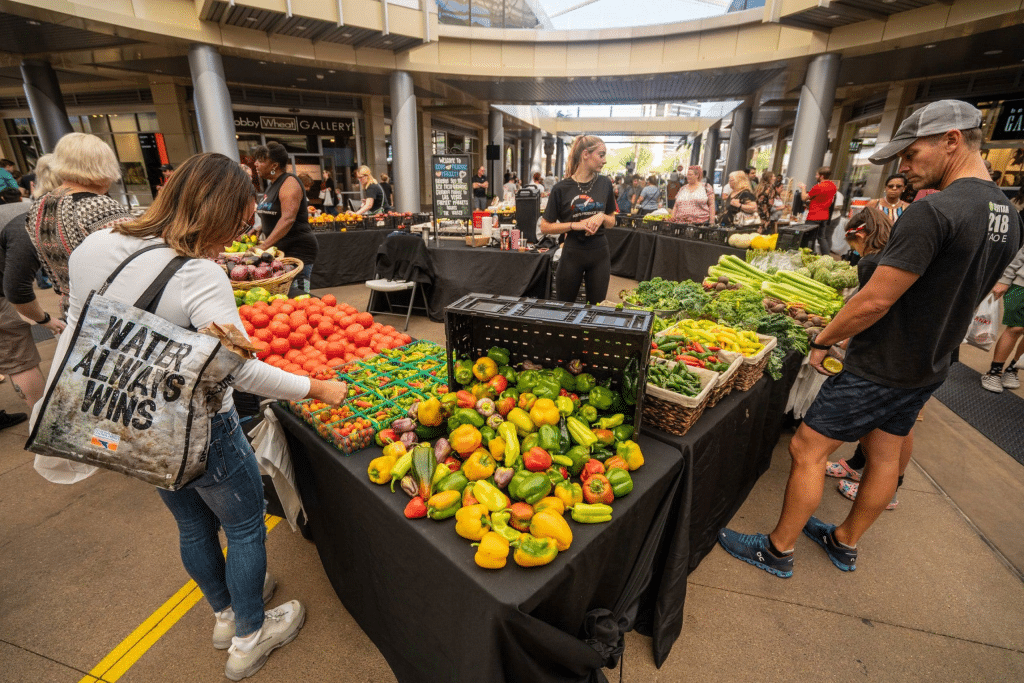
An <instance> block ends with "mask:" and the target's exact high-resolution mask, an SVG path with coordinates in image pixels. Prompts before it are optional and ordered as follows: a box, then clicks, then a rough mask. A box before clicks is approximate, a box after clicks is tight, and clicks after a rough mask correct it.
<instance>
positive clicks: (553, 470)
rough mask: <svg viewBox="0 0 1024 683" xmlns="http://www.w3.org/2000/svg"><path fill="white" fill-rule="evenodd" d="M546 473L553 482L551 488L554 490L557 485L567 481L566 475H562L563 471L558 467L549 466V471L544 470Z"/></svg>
mask: <svg viewBox="0 0 1024 683" xmlns="http://www.w3.org/2000/svg"><path fill="white" fill-rule="evenodd" d="M544 474H545V475H546V476H547V478H548V481H550V482H551V490H552V491H554V490H555V487H556V486H558V485H559V484H561V483H562V482H563V481H565V477H563V476H562V473H561V472H559V471H558V468H557V467H550V468H548V470H547V472H544ZM545 495H546V494H545Z"/></svg>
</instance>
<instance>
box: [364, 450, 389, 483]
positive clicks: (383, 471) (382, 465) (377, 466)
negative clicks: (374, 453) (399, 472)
mask: <svg viewBox="0 0 1024 683" xmlns="http://www.w3.org/2000/svg"><path fill="white" fill-rule="evenodd" d="M394 466H395V456H393V455H382V456H380V457H379V458H374V459H373V460H371V461H370V465H369V466H368V467H367V468H366V473H367V474H368V475H370V481H372V482H373V483H374V484H386V483H388V482H389V481H391V468H392V467H394Z"/></svg>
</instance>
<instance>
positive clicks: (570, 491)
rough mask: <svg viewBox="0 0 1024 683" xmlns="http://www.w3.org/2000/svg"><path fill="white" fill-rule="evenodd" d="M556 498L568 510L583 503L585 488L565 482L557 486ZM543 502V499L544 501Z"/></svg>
mask: <svg viewBox="0 0 1024 683" xmlns="http://www.w3.org/2000/svg"><path fill="white" fill-rule="evenodd" d="M555 497H556V498H558V500H560V501H562V504H563V505H564V506H565V507H566V508H567V509H568V508H571V507H573V506H574V505H576V504H578V503H582V502H583V487H582V486H580V485H579V484H576V483H574V482H571V481H568V480H565V481H563V482H561V483H560V484H558V485H557V486H555ZM542 500H543V499H542Z"/></svg>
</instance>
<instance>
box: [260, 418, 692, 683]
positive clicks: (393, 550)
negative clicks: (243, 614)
mask: <svg viewBox="0 0 1024 683" xmlns="http://www.w3.org/2000/svg"><path fill="white" fill-rule="evenodd" d="M274 411H275V413H276V415H277V417H278V419H280V421H281V423H282V425H283V426H284V428H285V431H286V433H287V435H288V445H289V448H290V449H291V454H292V460H293V463H294V467H295V475H296V480H297V484H298V487H299V491H300V494H301V495H302V500H303V505H304V507H305V511H306V514H307V515H308V517H309V529H310V532H311V535H312V538H313V540H314V541H315V542H316V544H317V550H318V552H319V554H320V559H321V561H322V563H323V566H324V569H325V571H326V573H327V576H328V578H329V579H330V581H331V584H332V585H333V587H334V590H335V592H337V594H338V597H339V598H341V601H342V603H343V604H344V605H345V608H346V609H347V610H348V611H349V613H350V614H351V615H352V616H353V617H354V618H355V620H356V621H357V622H358V623H359V625H360V627H362V629H363V630H364V631H365V632H366V634H367V635H368V636H369V637H370V639H371V640H372V641H373V642H374V644H375V645H376V646H377V647H378V648H379V649H380V651H381V653H382V654H383V655H384V657H385V659H387V661H388V664H389V665H390V666H391V669H392V671H393V672H394V673H395V676H396V677H397V678H398V680H399V681H402V682H406V681H429V682H431V683H433V682H435V681H454V682H461V681H474V682H485V681H530V682H531V683H533V682H537V681H588V680H589V681H604V680H605V677H604V674H603V673H602V671H601V667H602V666H604V665H605V661H604V658H603V656H602V655H600V654H598V650H597V649H596V648H595V647H594V646H592V645H590V644H588V643H587V642H585V640H583V639H581V638H584V637H586V636H585V632H584V629H585V624H586V623H588V622H590V623H593V622H594V621H595V620H599V621H598V623H599V624H600V626H605V627H607V626H609V625H611V624H614V622H615V621H616V618H618V617H621V619H622V622H621V625H620V626H619V627H617V628H621V629H622V630H629V629H630V628H632V624H633V617H634V615H635V613H636V604H635V603H636V602H637V601H638V599H639V595H640V593H641V592H642V591H643V590H644V588H645V586H646V585H647V581H649V579H650V576H651V572H652V563H653V561H654V555H655V551H656V549H657V547H658V546H659V545H660V544H661V542H662V539H663V534H664V524H665V523H666V521H667V520H668V519H669V513H670V509H671V508H672V507H673V506H674V504H675V503H674V501H675V500H676V499H677V498H678V491H677V487H678V485H679V483H680V481H682V480H683V477H682V476H681V470H682V466H683V458H682V454H681V452H680V451H679V450H678V449H677V448H673V447H672V446H670V445H667V444H664V443H661V442H659V441H657V440H654V439H651V438H648V437H640V444H641V446H642V448H643V451H644V454H645V458H646V464H645V465H644V467H642V468H641V469H639V470H637V471H635V472H634V473H633V475H634V482H635V488H634V490H633V493H632V494H630V495H629V496H627V497H625V498H623V499H621V500H619V501H616V503H615V514H614V519H613V520H612V521H611V522H610V523H608V524H597V525H581V524H575V523H571V527H572V530H573V534H574V539H573V543H572V547H571V548H570V549H569V550H567V551H566V552H564V553H561V554H560V555H559V557H558V558H556V559H555V561H554V562H553V563H551V564H549V565H547V566H545V567H537V568H531V569H522V568H520V567H518V566H516V565H515V564H514V563H513V562H512V560H511V557H510V559H509V566H506V567H505V568H504V569H502V570H499V571H493V572H492V571H487V570H483V569H480V568H479V567H477V566H476V565H475V563H474V562H473V554H474V549H473V548H471V547H470V545H469V542H468V541H466V540H464V539H462V538H459V537H458V536H457V535H456V534H455V531H454V523H455V522H454V520H447V521H444V522H434V521H431V520H427V519H421V520H415V521H410V520H408V519H406V518H405V517H404V516H403V514H402V512H403V509H404V507H405V505H406V503H407V502H408V498H407V497H406V495H405V494H403V493H400V492H399V493H391V492H390V488H389V487H388V486H375V485H373V484H371V483H370V482H369V481H368V479H367V475H366V466H367V463H368V462H369V461H370V460H371V459H372V458H373V457H376V456H377V455H379V454H380V451H379V449H376V448H372V449H367V450H364V451H361V452H358V453H356V454H354V455H353V456H350V457H346V456H344V455H343V454H341V453H339V452H338V451H336V450H334V449H333V448H332V447H331V446H329V445H328V444H326V443H325V442H324V441H322V440H321V439H320V438H319V437H318V436H317V435H316V433H315V432H313V431H312V429H310V428H309V427H308V426H306V425H305V424H303V423H302V422H301V420H299V419H298V418H296V417H295V416H294V415H292V414H291V413H290V412H288V411H287V410H286V409H284V408H282V407H281V406H280V405H275V406H274ZM630 597H632V600H624V598H630ZM622 602H632V603H633V604H621V603H622ZM601 610H608V611H610V612H611V614H605V613H604V612H601ZM602 616H603V617H604V618H603V619H600V618H601V617H602ZM617 628H612V631H613V637H612V639H611V640H612V641H615V640H617V635H618V630H617Z"/></svg>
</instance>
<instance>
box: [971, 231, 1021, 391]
mask: <svg viewBox="0 0 1024 683" xmlns="http://www.w3.org/2000/svg"><path fill="white" fill-rule="evenodd" d="M992 295H993V296H994V297H995V298H997V299H998V298H1000V297H1002V298H1003V325H1005V326H1006V329H1004V330H1003V332H1002V334H1000V335H999V339H997V340H996V348H995V350H994V351H993V352H992V365H991V366H990V367H989V370H988V372H987V373H985V374H984V375H982V376H981V386H982V387H983V388H985V389H987V390H989V391H992V392H995V393H997V394H999V393H1002V391H1003V389H1004V388H1006V389H1018V388H1020V380H1019V379H1018V378H1017V369H1018V368H1017V361H1019V360H1020V357H1021V356H1022V355H1024V340H1022V336H1024V249H1021V250H1020V251H1018V252H1017V255H1016V256H1015V257H1014V259H1013V261H1011V262H1010V265H1008V266H1006V269H1005V270H1004V271H1003V274H1002V276H1001V277H1000V278H999V282H997V283H996V286H995V287H993V288H992ZM1015 345H1016V347H1017V350H1016V352H1014V350H1013V347H1014V346H1015ZM1011 353H1013V358H1012V359H1011V360H1010V364H1009V365H1007V366H1006V369H1003V365H1004V364H1005V363H1006V359H1007V358H1009V357H1010V354H1011Z"/></svg>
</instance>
